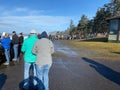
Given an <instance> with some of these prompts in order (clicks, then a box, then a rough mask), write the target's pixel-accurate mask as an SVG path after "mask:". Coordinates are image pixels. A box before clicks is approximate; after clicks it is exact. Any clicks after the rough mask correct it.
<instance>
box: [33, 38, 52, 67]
mask: <svg viewBox="0 0 120 90" xmlns="http://www.w3.org/2000/svg"><path fill="white" fill-rule="evenodd" d="M32 52H33V53H34V54H36V55H37V58H36V59H37V60H36V64H37V65H38V66H43V65H52V56H51V54H53V53H54V46H53V43H52V41H50V40H49V39H47V38H42V39H39V40H38V41H37V42H36V43H35V45H34V46H33V49H32Z"/></svg>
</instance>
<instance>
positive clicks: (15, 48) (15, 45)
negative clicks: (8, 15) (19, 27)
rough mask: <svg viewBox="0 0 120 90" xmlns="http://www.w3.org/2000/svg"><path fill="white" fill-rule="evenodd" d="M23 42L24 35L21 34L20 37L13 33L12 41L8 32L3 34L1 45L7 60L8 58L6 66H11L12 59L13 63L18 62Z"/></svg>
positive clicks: (0, 39) (0, 40)
mask: <svg viewBox="0 0 120 90" xmlns="http://www.w3.org/2000/svg"><path fill="white" fill-rule="evenodd" d="M23 40H24V37H23V35H22V33H20V34H19V36H18V35H17V34H16V32H15V31H13V32H12V39H10V36H9V34H8V33H6V32H3V34H2V36H1V38H0V43H1V45H2V48H3V50H4V53H5V58H6V62H5V63H4V65H9V64H10V60H11V59H12V61H18V57H19V55H20V49H21V45H22V43H23Z"/></svg>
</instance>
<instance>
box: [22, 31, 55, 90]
mask: <svg viewBox="0 0 120 90" xmlns="http://www.w3.org/2000/svg"><path fill="white" fill-rule="evenodd" d="M21 51H22V52H23V55H24V80H25V81H26V80H27V81H26V82H24V85H23V88H24V89H25V90H29V84H30V83H29V71H30V67H31V66H33V74H34V75H33V76H34V77H33V78H38V79H39V80H40V81H41V82H42V83H43V85H44V90H49V70H50V67H51V65H52V54H53V53H54V45H53V43H52V41H51V40H49V39H48V35H47V33H46V31H43V32H42V33H41V34H40V35H39V38H38V36H37V32H36V30H31V32H30V35H29V38H27V39H25V40H24V42H23V44H22V48H21ZM33 82H34V86H36V88H37V90H43V86H41V85H39V83H38V82H37V81H36V80H34V81H33Z"/></svg>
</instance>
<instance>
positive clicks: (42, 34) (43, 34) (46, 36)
mask: <svg viewBox="0 0 120 90" xmlns="http://www.w3.org/2000/svg"><path fill="white" fill-rule="evenodd" d="M40 37H41V38H48V35H47V33H46V31H43V32H42V33H41V35H40Z"/></svg>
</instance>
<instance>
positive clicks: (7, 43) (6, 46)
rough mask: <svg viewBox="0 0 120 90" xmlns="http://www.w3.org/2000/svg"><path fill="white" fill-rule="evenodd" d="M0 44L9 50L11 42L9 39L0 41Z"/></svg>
mask: <svg viewBox="0 0 120 90" xmlns="http://www.w3.org/2000/svg"><path fill="white" fill-rule="evenodd" d="M1 44H2V47H3V48H4V49H10V44H11V40H10V37H5V38H3V39H1Z"/></svg>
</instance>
